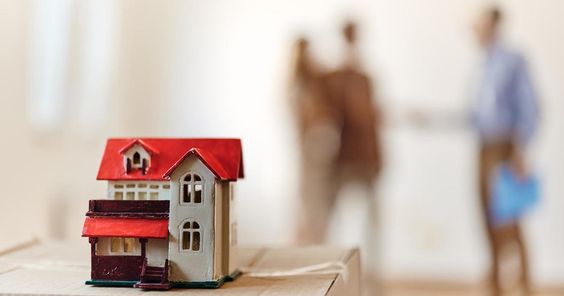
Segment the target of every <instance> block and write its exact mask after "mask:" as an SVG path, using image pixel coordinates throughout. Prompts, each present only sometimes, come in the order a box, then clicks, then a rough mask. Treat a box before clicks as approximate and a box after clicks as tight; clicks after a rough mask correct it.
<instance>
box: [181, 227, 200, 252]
mask: <svg viewBox="0 0 564 296" xmlns="http://www.w3.org/2000/svg"><path fill="white" fill-rule="evenodd" d="M181 231H182V234H181V236H182V238H181V241H182V246H181V247H182V250H184V251H193V252H198V251H200V244H201V237H202V233H201V229H200V224H198V222H194V221H188V222H185V223H184V224H183V225H182V230H181Z"/></svg>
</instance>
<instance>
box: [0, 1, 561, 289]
mask: <svg viewBox="0 0 564 296" xmlns="http://www.w3.org/2000/svg"><path fill="white" fill-rule="evenodd" d="M70 3H75V2H73V1H71V2H70ZM76 3H79V2H76ZM80 3H82V4H80V5H75V6H73V8H72V9H71V10H70V11H71V12H72V13H73V15H74V17H73V18H72V19H73V22H74V23H73V24H76V23H78V24H83V27H81V26H77V27H76V28H75V29H74V31H73V30H71V33H70V34H71V37H72V36H74V37H73V39H72V40H71V44H74V45H73V46H74V47H73V48H75V51H72V50H71V55H70V57H69V60H70V61H71V62H70V64H71V65H72V66H71V67H70V68H71V69H70V70H69V71H70V72H71V74H72V73H88V71H84V68H86V69H88V67H92V65H90V66H88V64H87V63H86V64H85V65H83V64H81V63H80V61H81V54H78V52H82V51H80V50H78V49H76V48H81V47H80V45H81V44H83V43H82V41H80V40H81V39H77V38H76V36H82V35H81V33H84V32H90V34H96V33H95V32H92V31H88V30H87V29H85V28H88V26H87V25H84V22H85V21H84V18H80V17H77V16H90V17H91V18H93V19H94V21H95V20H98V21H100V19H101V20H103V22H106V21H108V20H107V19H105V18H107V17H108V15H113V16H114V18H111V21H112V22H113V24H114V25H113V28H114V29H113V30H111V29H107V30H108V31H109V32H110V33H108V35H109V36H110V37H107V38H101V39H97V40H102V41H99V42H104V44H105V43H108V44H109V45H110V47H109V48H111V49H112V50H109V51H108V53H107V57H108V58H107V59H104V58H101V60H102V61H108V60H111V61H113V62H112V63H110V65H111V66H109V67H107V68H104V67H102V70H100V71H102V73H106V75H102V76H97V77H109V82H108V83H106V84H101V85H102V86H100V87H101V88H103V89H105V90H106V91H107V95H103V92H102V95H100V96H99V99H100V100H102V102H105V103H102V104H101V105H98V104H94V106H95V107H87V108H83V109H81V110H90V109H92V110H96V108H102V109H106V108H107V112H105V113H103V114H104V117H102V120H101V122H102V123H99V122H100V121H96V120H100V119H99V117H96V116H94V117H93V118H94V119H95V120H94V121H93V122H94V123H96V122H98V123H96V124H79V123H80V122H81V121H80V120H78V119H76V118H74V119H73V118H72V117H71V118H70V119H69V120H67V121H66V123H65V124H64V125H63V126H62V127H60V128H59V129H57V130H55V131H54V132H39V131H36V130H34V129H33V127H32V126H30V123H29V122H28V121H26V119H25V118H26V117H25V114H26V110H27V109H26V103H25V102H26V96H27V95H28V92H29V87H30V86H29V82H28V79H27V78H28V73H27V72H26V69H28V68H29V67H28V66H29V65H28V63H29V59H28V50H29V46H30V42H29V40H32V39H33V34H34V32H33V31H31V30H28V29H29V20H30V6H31V5H33V1H32V2H29V3H28V2H19V1H11V2H10V1H2V2H0V13H1V15H2V18H0V19H1V21H0V22H1V23H2V24H3V25H2V26H0V38H1V40H3V41H4V43H5V44H7V45H6V46H3V47H2V48H1V49H0V65H1V66H2V68H3V69H4V71H2V72H1V73H0V77H1V78H2V79H0V85H1V86H2V87H1V88H0V91H1V96H0V102H1V103H2V108H0V118H2V123H3V124H2V125H1V126H0V133H1V134H2V135H3V137H4V138H5V139H6V140H5V141H3V145H2V147H1V148H0V151H1V152H2V153H3V155H5V156H6V155H7V156H8V157H3V158H4V162H3V166H4V170H2V171H0V177H1V180H2V185H3V186H2V188H1V189H0V194H1V197H0V199H1V201H2V203H3V204H5V205H6V204H9V206H7V207H6V206H3V207H1V208H0V213H1V216H0V223H1V224H0V225H2V226H1V227H0V230H1V231H2V233H8V235H9V236H15V235H17V234H20V233H38V234H39V235H40V236H43V237H45V236H49V235H51V236H53V235H55V236H57V235H59V236H61V237H65V236H66V237H72V238H76V239H79V237H78V236H79V233H80V227H81V225H80V224H81V223H82V221H81V220H82V216H83V214H84V212H85V211H86V207H87V204H86V202H85V201H86V200H87V199H90V198H93V197H96V196H102V195H103V194H104V184H103V183H96V182H95V181H94V178H95V174H96V170H97V165H98V161H99V159H100V156H101V152H102V147H103V139H104V138H105V137H107V136H111V135H120V136H124V135H131V136H133V135H151V136H237V137H241V138H243V145H244V153H245V156H244V159H245V169H246V175H247V178H246V179H245V180H244V181H243V182H241V183H240V184H238V197H239V234H240V238H239V241H240V242H241V244H246V243H251V244H252V243H266V244H277V243H289V242H291V241H292V239H293V229H294V226H295V216H294V213H295V207H296V206H297V198H296V194H297V190H296V187H297V186H296V181H297V179H296V178H297V168H298V166H297V153H296V152H297V148H296V146H295V135H294V133H293V131H292V129H291V122H290V117H289V114H288V110H287V108H286V102H285V99H286V98H285V94H284V90H285V89H284V87H285V79H286V74H287V70H288V56H289V49H290V43H291V41H292V38H293V37H294V36H295V33H296V32H301V31H305V32H308V33H310V34H311V36H314V39H315V40H314V42H315V50H316V52H317V53H318V54H319V55H320V56H321V57H322V59H323V60H324V61H325V62H326V63H327V64H329V65H335V64H336V63H337V62H338V54H339V43H338V41H339V40H338V36H337V33H338V28H339V25H340V22H341V20H342V19H343V18H344V17H346V16H348V15H353V16H357V17H358V19H359V21H360V22H361V24H362V26H363V27H362V28H363V30H362V33H363V35H362V37H363V39H364V41H365V42H364V44H363V48H362V49H363V53H364V56H365V60H366V61H367V70H368V71H369V72H371V73H373V74H375V75H377V80H378V86H379V87H378V89H379V92H380V94H381V99H382V101H383V102H384V103H385V105H386V106H387V107H388V108H390V109H395V110H397V109H401V108H402V107H405V106H411V105H432V106H433V107H436V108H444V109H446V110H459V109H460V108H462V107H463V106H464V102H465V99H466V97H465V93H466V86H467V83H468V76H469V75H468V74H469V72H470V70H471V68H472V67H473V61H474V58H475V51H474V48H473V43H472V39H471V35H470V21H471V18H472V16H473V14H474V12H475V11H476V9H477V8H478V7H479V6H480V3H479V1H462V0H459V1H452V0H429V1H413V0H412V1H408V0H399V1H383V0H379V1H335V0H331V1H322V0H314V1H313V0H312V1H307V2H304V1H296V0H295V1H288V0H287V1H250V0H240V1H167V2H160V1H159V2H157V1H148V0H144V1H121V2H117V3H118V4H110V3H113V2H111V1H109V2H105V3H106V4H105V5H101V6H96V7H95V8H96V10H95V11H98V13H92V14H88V13H86V14H84V11H90V12H91V11H93V10H92V9H89V8H88V7H89V6H88V5H94V4H93V3H96V1H84V2H80ZM502 3H503V4H505V7H506V8H507V13H508V15H509V18H510V19H509V24H508V25H509V27H510V28H509V30H508V31H509V32H508V34H509V36H510V39H511V40H516V43H517V44H519V45H520V47H521V48H523V49H524V50H525V51H526V53H527V55H528V56H529V57H530V61H531V64H532V68H533V70H534V74H535V80H536V82H537V85H538V87H539V90H540V93H541V95H542V99H543V106H544V108H543V124H542V127H541V131H540V133H539V137H538V141H537V143H536V145H535V150H534V157H535V159H537V163H538V167H539V171H540V172H541V173H542V175H543V176H544V181H545V187H544V192H545V196H544V201H543V204H542V206H541V207H540V208H539V209H538V210H537V211H536V212H535V214H534V215H532V216H531V217H530V221H528V222H529V223H528V225H527V226H528V227H527V230H528V235H529V237H530V238H531V248H530V249H531V252H532V257H533V270H534V272H535V273H534V275H535V277H536V279H537V280H538V281H539V282H543V283H562V279H563V278H564V267H563V266H564V265H563V264H561V263H562V262H564V233H563V232H562V231H561V229H562V226H564V216H563V215H560V212H561V209H563V207H564V199H562V198H561V196H562V195H563V194H564V183H562V182H559V180H560V179H562V178H563V177H564V170H563V169H562V166H560V163H559V156H560V154H561V152H560V151H563V149H562V148H564V133H562V131H561V125H560V124H559V122H558V120H559V118H561V117H562V116H564V114H563V113H564V103H563V100H562V99H563V96H564V87H563V86H562V83H560V80H561V79H562V78H561V77H564V54H562V52H564V35H563V34H562V32H560V31H561V30H559V28H563V27H564V19H563V18H561V17H560V12H561V11H562V10H563V9H564V2H561V1H558V0H541V1H530V0H529V1H527V0H520V1H508V0H507V1H503V2H502ZM85 7H86V8H85ZM86 19H88V18H86ZM81 28H82V29H81ZM104 32H106V30H104ZM105 34H106V33H104V35H103V36H106V35H105ZM94 37H97V38H100V36H98V35H94V36H93V37H92V38H94ZM73 40H74V41H73ZM101 48H106V47H104V46H101ZM73 52H75V54H72V53H73ZM81 71H82V72H81ZM73 77H74V76H73ZM80 77H82V76H81V75H76V77H75V78H74V79H70V80H69V81H67V87H68V89H69V93H70V94H71V95H69V96H68V99H69V102H75V100H78V99H80V98H84V100H86V101H83V102H90V101H89V100H94V99H92V98H91V97H92V96H86V95H84V96H81V95H73V94H81V93H82V94H84V90H83V88H86V89H88V88H87V87H86V86H83V85H90V87H92V84H88V83H86V82H84V81H87V80H86V78H80ZM81 81H82V82H81ZM81 85H82V86H81ZM94 85H96V84H94ZM77 88H78V89H77ZM91 89H92V88H91ZM94 89H95V88H94ZM81 90H82V92H81ZM88 98H90V99H88ZM81 104H83V103H80V104H77V103H74V105H78V106H83V105H81ZM70 105H71V106H74V105H73V104H70ZM86 106H89V105H88V104H87V105H86ZM96 106H97V107H96ZM100 106H102V107H100ZM104 106H106V107H104ZM72 108H81V107H76V106H75V107H71V108H70V109H71V112H72V110H77V109H72ZM93 112H94V111H93ZM85 114H90V113H88V112H86V113H85ZM96 114H100V111H96V112H94V115H96ZM385 136H386V139H387V143H386V146H387V147H386V148H387V149H386V151H387V156H388V160H387V171H386V172H385V176H384V177H383V180H382V184H381V188H380V189H381V190H380V191H381V192H380V197H381V200H382V209H381V211H382V215H383V222H384V242H385V246H384V247H385V248H384V251H385V258H386V259H385V262H384V266H385V267H386V268H385V272H386V275H387V276H389V277H410V278H412V277H417V278H426V277H433V278H434V277H437V276H441V277H442V278H445V277H448V278H452V279H455V280H456V279H461V280H477V279H480V278H481V277H482V276H483V274H484V272H485V267H486V265H485V263H486V260H487V257H486V252H485V242H484V239H483V235H482V233H481V231H482V230H481V225H480V224H479V223H480V221H479V216H478V207H477V202H476V201H477V199H476V197H475V189H474V186H473V185H474V179H473V178H474V177H473V176H474V173H473V169H474V159H473V153H475V147H474V144H475V143H474V142H473V138H472V136H471V134H470V133H469V132H460V131H432V132H422V131H417V130H411V129H409V128H407V127H404V126H393V127H390V128H389V129H388V130H387V131H386V135H385ZM414 147H416V148H414ZM32 180H33V181H32ZM30 182H32V183H30ZM30 184H33V186H31V185H30ZM61 212H62V213H64V215H63V216H65V217H67V218H66V220H64V221H63V222H61V221H59V222H57V221H58V220H54V219H52V218H50V217H53V216H55V215H59V216H61ZM21 213H24V215H26V217H28V218H27V219H25V221H29V222H22V223H21V224H22V225H21V227H18V229H17V230H15V229H14V228H13V227H8V226H5V225H10V224H11V223H13V222H12V221H21V219H20V216H21ZM49 221H51V222H49ZM53 221H54V222H53ZM265 222H268V223H265ZM61 228H63V229H64V231H60V229H61ZM85 245H86V243H85Z"/></svg>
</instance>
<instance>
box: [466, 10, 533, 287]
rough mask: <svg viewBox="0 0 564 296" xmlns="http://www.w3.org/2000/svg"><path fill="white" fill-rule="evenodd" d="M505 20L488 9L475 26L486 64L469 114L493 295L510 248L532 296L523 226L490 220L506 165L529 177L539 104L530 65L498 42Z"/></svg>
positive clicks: (482, 69)
mask: <svg viewBox="0 0 564 296" xmlns="http://www.w3.org/2000/svg"><path fill="white" fill-rule="evenodd" d="M502 20H503V14H502V12H501V10H500V9H499V8H497V7H489V8H487V9H485V10H484V11H483V12H482V13H481V15H480V16H479V18H478V20H477V21H476V23H475V24H474V33H475V36H476V40H477V42H478V44H479V45H480V47H481V48H482V49H483V52H484V59H485V61H484V63H483V64H482V68H481V79H480V80H479V83H478V87H477V88H476V93H475V100H474V104H473V107H472V113H471V116H472V122H473V125H474V127H475V129H476V131H477V132H478V135H479V141H480V150H479V151H480V152H479V158H478V167H479V172H478V173H479V176H478V177H479V179H478V180H479V193H480V202H481V206H482V214H483V217H484V219H485V224H486V231H487V235H488V240H489V245H490V254H491V270H490V272H491V278H490V281H491V285H492V292H493V294H494V295H500V293H501V290H502V284H501V281H500V279H501V275H500V265H501V263H502V260H501V259H502V257H503V256H502V254H504V251H506V250H508V248H507V247H508V246H511V245H513V246H516V247H517V249H518V254H519V259H520V278H519V283H520V284H521V286H522V288H523V290H524V292H525V293H529V290H530V282H529V280H530V279H529V261H528V256H527V250H526V243H525V240H524V237H523V234H522V230H521V227H520V225H519V221H513V222H509V223H506V224H504V225H496V224H495V223H494V221H493V217H492V215H491V213H492V211H491V209H490V207H491V204H492V202H491V199H492V197H491V193H490V192H491V188H492V184H491V180H492V178H491V177H492V175H493V174H494V170H495V169H496V168H497V167H498V166H500V165H502V164H503V163H507V164H508V165H509V166H510V168H511V170H512V171H513V173H514V174H515V175H516V176H518V177H520V178H525V177H526V175H527V174H528V169H527V166H526V161H525V154H524V151H525V148H526V146H527V144H528V143H529V141H530V139H531V137H532V136H533V133H534V131H535V129H536V126H537V121H538V106H537V104H538V102H537V97H536V94H535V91H534V88H533V85H532V83H531V80H530V77H529V73H528V69H527V63H526V60H525V58H524V57H523V56H522V55H521V54H519V53H518V52H516V51H514V50H512V49H509V48H508V47H506V46H505V45H504V44H503V42H502V40H501V37H500V25H501V23H502Z"/></svg>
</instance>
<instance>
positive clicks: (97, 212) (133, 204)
mask: <svg viewBox="0 0 564 296" xmlns="http://www.w3.org/2000/svg"><path fill="white" fill-rule="evenodd" d="M169 206H170V202H169V201H168V200H151V201H147V200H108V199H92V200H90V201H89V206H88V212H87V213H86V216H119V217H137V216H138V217H144V218H151V217H153V218H167V217H168V213H169Z"/></svg>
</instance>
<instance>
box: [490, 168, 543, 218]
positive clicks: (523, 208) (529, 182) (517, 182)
mask: <svg viewBox="0 0 564 296" xmlns="http://www.w3.org/2000/svg"><path fill="white" fill-rule="evenodd" d="M492 178H493V180H492V181H493V182H491V184H492V188H490V189H491V200H490V215H491V216H492V218H493V223H494V225H496V226H501V225H504V224H507V223H512V222H516V221H518V220H519V219H520V218H521V217H522V216H523V215H524V214H526V213H527V212H529V211H530V210H531V209H532V208H533V207H534V206H535V205H536V204H537V203H538V201H539V198H540V182H539V179H538V177H537V176H536V175H533V174H531V175H529V176H527V177H526V178H524V179H519V178H518V177H517V176H515V174H514V173H513V172H512V171H511V169H510V168H509V167H508V165H506V164H503V165H500V166H499V167H498V168H496V170H495V172H494V174H493V176H492Z"/></svg>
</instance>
